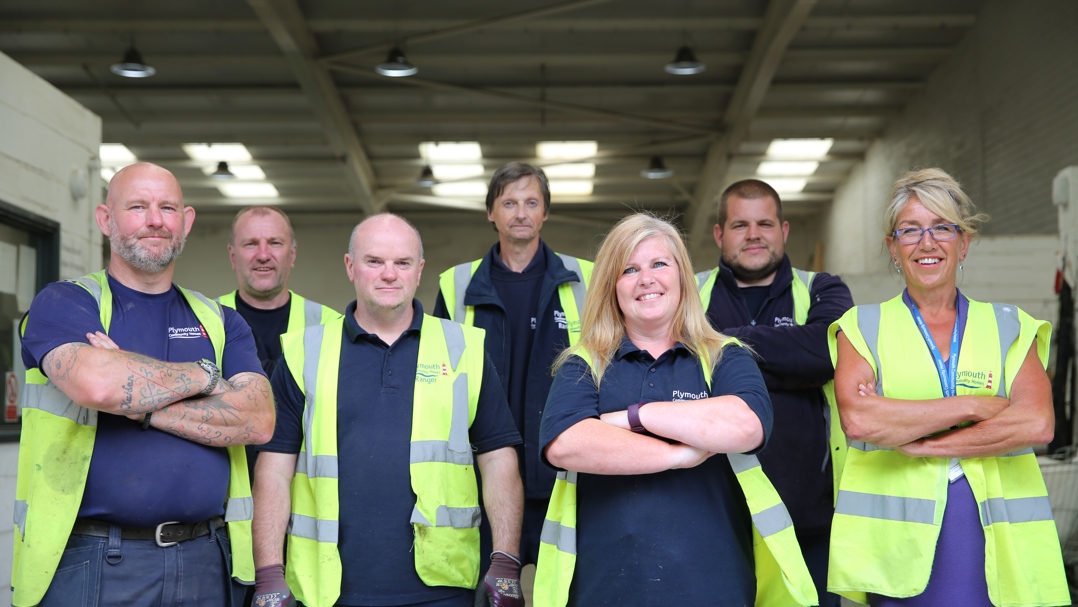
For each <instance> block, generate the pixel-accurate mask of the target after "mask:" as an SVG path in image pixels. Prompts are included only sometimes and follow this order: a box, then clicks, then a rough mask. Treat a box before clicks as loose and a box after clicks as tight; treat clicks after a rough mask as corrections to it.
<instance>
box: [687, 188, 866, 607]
mask: <svg viewBox="0 0 1078 607" xmlns="http://www.w3.org/2000/svg"><path fill="white" fill-rule="evenodd" d="M714 232H715V244H717V245H718V246H719V251H720V253H721V259H720V261H719V265H718V267H716V268H714V269H712V270H710V271H707V272H701V273H699V274H697V287H698V288H699V290H700V297H701V299H702V301H703V304H704V309H705V310H706V311H707V317H708V321H709V322H710V323H711V325H712V326H713V327H715V329H717V330H719V331H721V332H722V333H724V334H726V335H730V336H732V337H736V338H738V339H740V340H741V341H743V342H745V343H746V344H748V345H750V346H751V347H752V348H753V350H755V351H756V354H757V360H758V362H759V365H760V371H761V372H763V376H764V381H765V383H766V384H767V388H768V393H769V394H770V395H771V403H772V406H773V407H774V412H775V422H774V429H773V431H772V432H773V433H772V435H771V439H770V441H769V443H768V447H767V449H765V450H764V451H763V452H762V453H761V454H760V455H759V458H760V462H761V464H762V465H763V468H764V472H765V473H766V474H767V477H768V478H769V479H771V482H772V483H773V484H774V485H775V489H776V490H778V492H779V495H780V496H781V497H782V501H783V503H785V504H786V507H787V508H788V509H789V511H790V515H791V517H792V518H793V521H794V529H795V530H796V531H797V540H798V543H799V544H800V545H801V551H802V553H803V554H804V556H805V562H806V563H807V564H808V567H809V572H810V573H811V574H812V579H813V582H814V583H815V584H816V590H817V592H818V593H819V596H820V605H821V606H823V607H829V606H834V607H837V606H838V604H839V602H838V596H836V595H833V594H827V592H826V590H827V553H828V552H827V551H828V540H829V536H830V530H831V517H832V515H833V513H834V493H833V492H834V487H835V485H836V483H835V482H834V477H833V471H836V472H841V462H842V461H843V459H844V458H845V449H846V440H845V437H844V436H843V435H842V431H841V428H840V426H839V424H838V414H837V412H836V411H835V409H834V408H833V403H834V388H833V383H832V381H833V379H834V373H835V371H834V368H833V367H832V365H831V357H830V354H829V353H828V349H827V328H828V327H829V326H830V325H831V323H832V322H834V321H835V320H837V319H838V318H839V317H840V316H842V314H843V313H844V312H846V310H848V309H850V308H851V307H852V306H853V299H852V298H851V297H850V290H849V288H848V287H847V286H846V285H845V284H844V283H843V282H842V280H841V279H839V277H837V276H831V275H830V274H825V273H823V272H819V273H817V272H807V271H805V270H798V269H796V268H793V267H792V266H791V265H790V258H789V257H787V256H786V238H787V236H789V234H790V224H788V223H787V222H786V221H785V220H784V219H783V215H782V201H781V200H780V199H779V195H778V192H776V191H775V190H774V188H772V187H771V186H770V185H768V184H766V183H764V182H763V181H759V180H756V179H746V180H744V181H739V182H737V183H735V184H733V185H731V186H730V187H729V188H727V189H726V191H725V192H723V194H722V197H721V198H720V200H719V222H718V224H716V225H715V230H714Z"/></svg>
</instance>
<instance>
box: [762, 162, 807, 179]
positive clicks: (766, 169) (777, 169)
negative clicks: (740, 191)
mask: <svg viewBox="0 0 1078 607" xmlns="http://www.w3.org/2000/svg"><path fill="white" fill-rule="evenodd" d="M819 166H820V163H819V162H816V161H815V160H765V161H763V162H761V163H760V166H759V167H757V168H756V174H757V175H770V176H785V175H811V174H813V173H815V172H816V169H817V168H819Z"/></svg>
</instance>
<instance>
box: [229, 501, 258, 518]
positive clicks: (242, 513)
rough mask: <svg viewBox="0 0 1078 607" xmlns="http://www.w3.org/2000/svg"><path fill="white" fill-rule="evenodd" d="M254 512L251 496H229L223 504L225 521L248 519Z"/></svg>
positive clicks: (253, 502)
mask: <svg viewBox="0 0 1078 607" xmlns="http://www.w3.org/2000/svg"><path fill="white" fill-rule="evenodd" d="M254 514H255V500H254V498H251V497H230V498H228V503H227V504H226V505H225V522H226V523H234V522H236V521H249V520H251V517H253V516H254Z"/></svg>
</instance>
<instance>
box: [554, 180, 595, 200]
mask: <svg viewBox="0 0 1078 607" xmlns="http://www.w3.org/2000/svg"><path fill="white" fill-rule="evenodd" d="M593 188H594V185H593V184H592V182H590V181H583V180H561V181H558V180H551V182H550V195H551V196H589V195H590V194H591V192H592V190H593Z"/></svg>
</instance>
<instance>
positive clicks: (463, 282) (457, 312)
mask: <svg viewBox="0 0 1078 607" xmlns="http://www.w3.org/2000/svg"><path fill="white" fill-rule="evenodd" d="M471 282H472V264H471V263H470V262H469V263H462V264H459V265H456V266H453V290H454V291H456V293H455V296H456V301H454V302H453V320H455V321H457V322H461V323H462V322H464V315H465V313H466V312H467V309H466V306H465V305H464V294H465V293H467V292H468V285H469V284H471Z"/></svg>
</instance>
